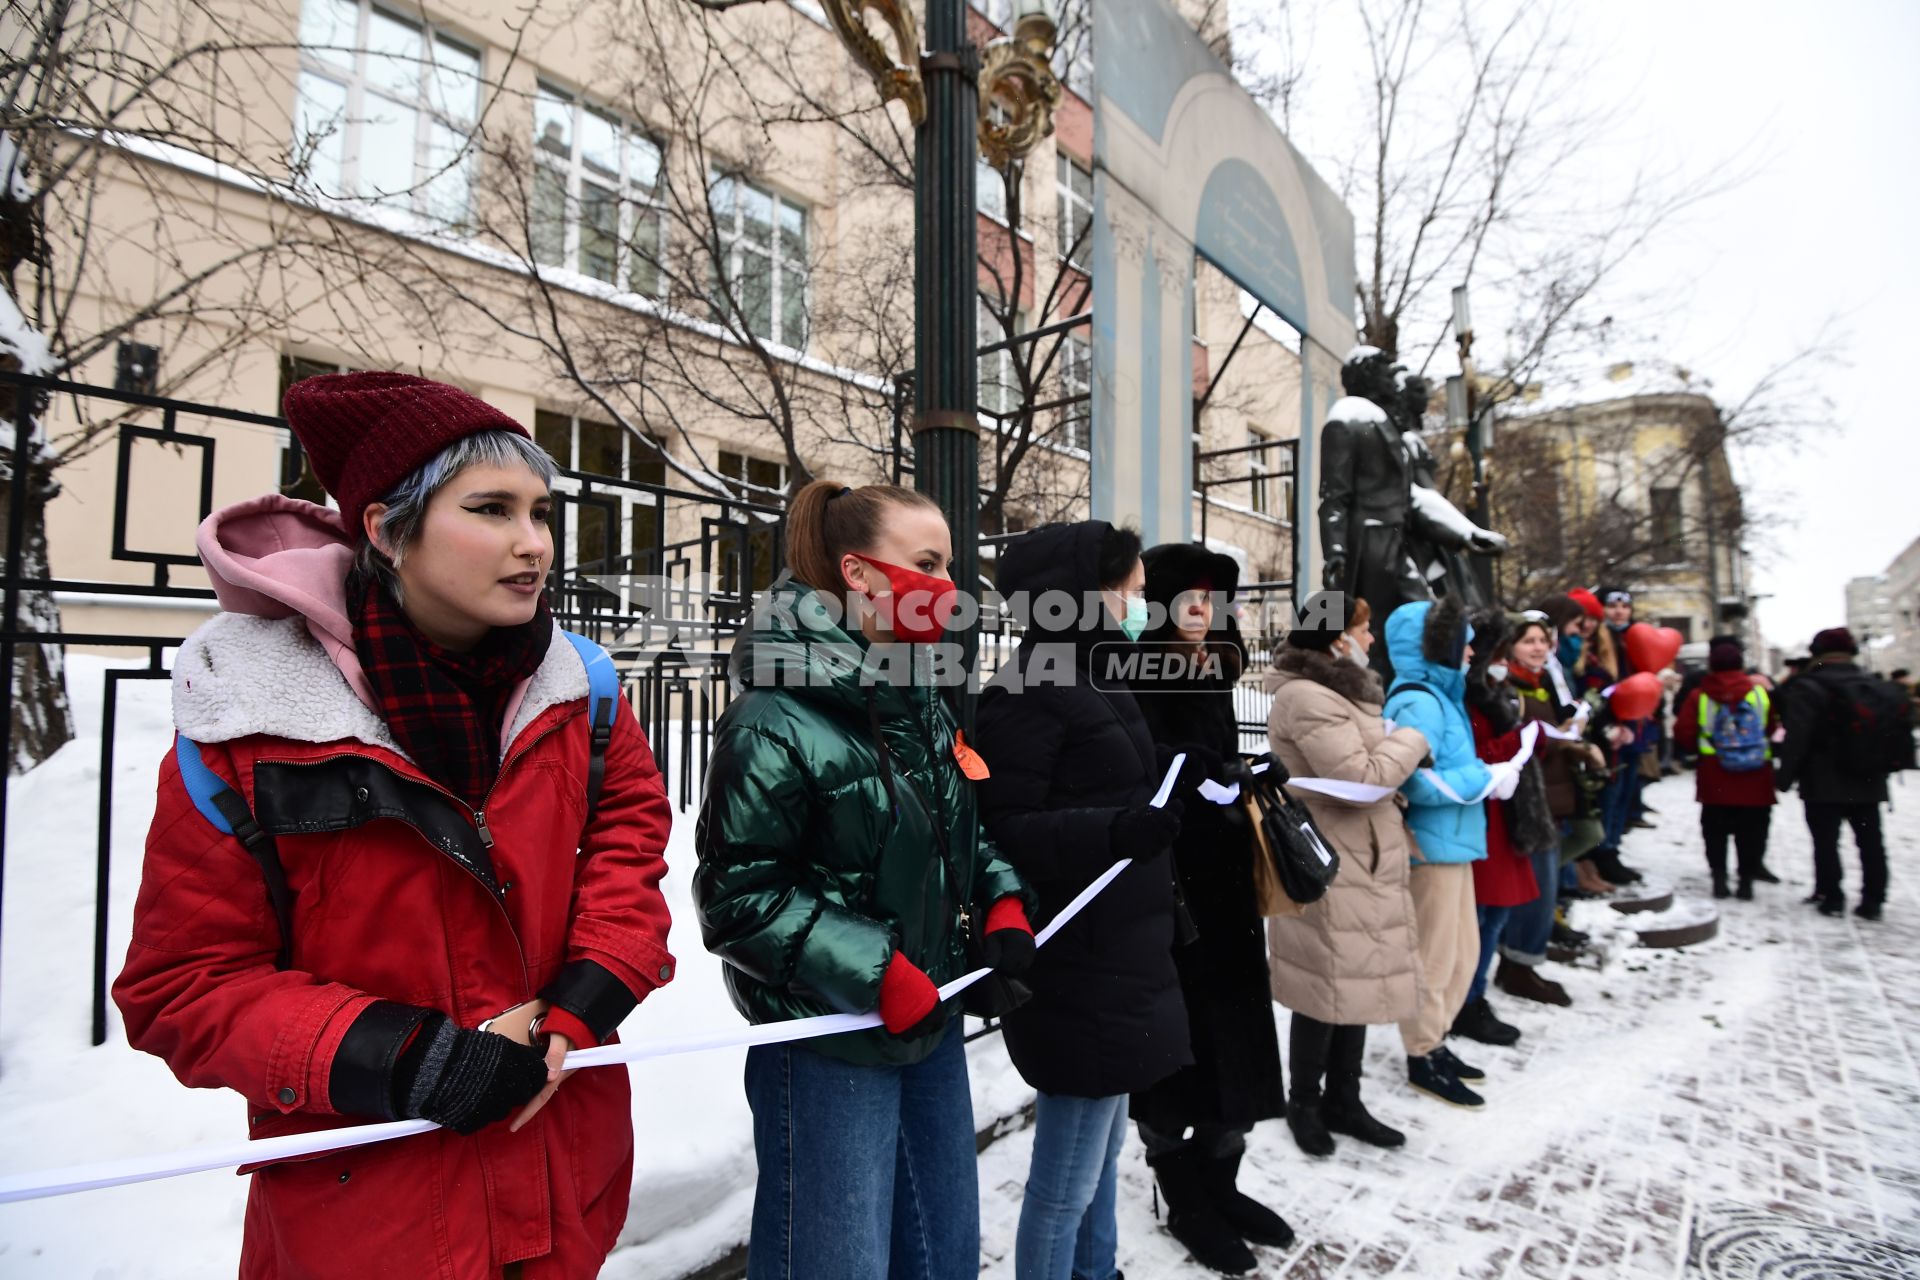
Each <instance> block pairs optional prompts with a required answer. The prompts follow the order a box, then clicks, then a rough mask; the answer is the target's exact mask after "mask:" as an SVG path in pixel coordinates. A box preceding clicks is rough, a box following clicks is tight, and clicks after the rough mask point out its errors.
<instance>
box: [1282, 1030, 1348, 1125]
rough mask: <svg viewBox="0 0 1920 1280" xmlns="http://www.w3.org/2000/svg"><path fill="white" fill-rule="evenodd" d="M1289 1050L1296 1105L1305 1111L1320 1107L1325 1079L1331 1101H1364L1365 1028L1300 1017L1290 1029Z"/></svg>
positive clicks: (1288, 1032)
mask: <svg viewBox="0 0 1920 1280" xmlns="http://www.w3.org/2000/svg"><path fill="white" fill-rule="evenodd" d="M1287 1049H1288V1058H1289V1060H1290V1061H1291V1062H1292V1064H1293V1065H1292V1067H1291V1068H1290V1070H1291V1071H1292V1073H1293V1100H1294V1101H1295V1102H1297V1103H1299V1104H1300V1105H1301V1106H1303V1107H1311V1106H1315V1105H1317V1104H1318V1103H1319V1102H1320V1098H1321V1080H1322V1079H1323V1078H1324V1079H1325V1081H1326V1086H1325V1088H1326V1099H1327V1101H1329V1102H1333V1103H1343V1102H1358V1101H1359V1100H1360V1060H1361V1058H1362V1057H1363V1056H1365V1054H1366V1050H1367V1029H1366V1028H1365V1027H1350V1026H1340V1025H1336V1024H1334V1023H1331V1022H1322V1021H1320V1020H1319V1019H1318V1018H1309V1017H1308V1016H1307V1015H1306V1014H1304V1013H1296V1014H1294V1015H1293V1024H1292V1025H1291V1026H1290V1027H1289V1028H1288V1029H1287Z"/></svg>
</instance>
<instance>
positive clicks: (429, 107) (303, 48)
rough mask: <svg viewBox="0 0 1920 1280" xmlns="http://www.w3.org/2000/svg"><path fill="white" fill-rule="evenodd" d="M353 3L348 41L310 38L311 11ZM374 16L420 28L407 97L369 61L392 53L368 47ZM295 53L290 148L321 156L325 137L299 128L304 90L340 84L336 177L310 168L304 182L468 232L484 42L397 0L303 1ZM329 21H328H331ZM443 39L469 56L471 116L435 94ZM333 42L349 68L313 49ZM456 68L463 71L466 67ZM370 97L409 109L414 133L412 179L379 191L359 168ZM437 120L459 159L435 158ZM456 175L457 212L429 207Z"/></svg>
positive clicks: (337, 195) (336, 195)
mask: <svg viewBox="0 0 1920 1280" xmlns="http://www.w3.org/2000/svg"><path fill="white" fill-rule="evenodd" d="M348 4H351V5H352V6H353V10H354V27H353V34H352V38H351V42H350V43H349V44H348V46H347V47H346V48H344V49H341V48H340V47H339V46H337V45H312V44H309V43H308V41H307V39H306V37H307V34H308V30H309V27H308V17H309V13H310V12H318V11H320V10H322V9H325V8H332V7H334V6H335V5H340V6H342V7H344V6H345V5H348ZM376 14H378V15H379V16H380V17H382V18H385V19H387V20H388V21H390V22H393V23H396V24H399V25H400V26H404V27H410V28H412V29H413V30H414V31H416V32H417V33H418V34H419V38H420V42H421V49H422V56H421V59H420V61H419V64H418V70H419V83H418V93H417V95H416V96H415V97H413V98H411V99H408V100H404V101H403V100H401V99H400V98H399V97H398V96H397V95H396V94H395V93H394V92H393V91H392V90H391V88H390V87H389V86H387V85H385V84H382V83H381V82H380V80H379V78H378V74H377V71H376V69H375V67H374V65H373V64H374V63H375V61H376V60H395V61H397V60H398V59H397V57H396V55H390V54H385V53H381V52H378V51H376V50H375V49H374V48H373V34H372V31H373V23H374V17H375V15H376ZM299 24H300V25H299V36H298V39H299V58H298V72H297V74H296V77H295V83H294V103H295V107H294V114H293V121H292V123H293V145H294V148H295V151H296V153H299V152H305V153H306V154H308V155H309V156H315V155H319V154H320V151H321V148H323V147H324V146H325V145H326V142H325V140H324V139H322V140H320V141H318V142H311V141H310V140H311V139H313V138H314V137H315V135H312V134H305V133H303V132H302V130H303V125H304V124H306V123H308V121H307V118H306V108H307V104H308V103H309V102H310V101H311V99H310V97H309V95H308V93H307V87H306V86H307V81H308V79H309V78H313V79H318V80H322V81H325V82H326V83H328V84H330V85H331V86H333V87H334V88H335V89H339V90H342V91H343V96H342V103H341V107H340V112H339V114H338V115H337V116H334V117H330V118H329V119H330V120H334V121H337V122H338V132H337V133H336V134H334V135H332V137H333V139H334V142H335V145H336V147H337V152H338V165H339V170H338V173H337V175H335V176H336V178H337V187H336V189H334V190H328V189H327V188H326V187H325V186H324V185H322V184H321V183H320V182H318V181H316V180H315V178H314V175H313V172H312V169H311V167H309V169H308V172H307V174H306V177H305V181H304V183H302V185H304V186H306V187H307V188H308V189H310V190H312V191H314V192H316V193H317V194H320V195H323V196H328V197H332V198H336V199H348V200H364V201H367V202H368V203H370V204H373V205H375V206H377V207H379V208H384V209H393V210H398V211H401V212H404V213H407V214H410V215H412V216H414V217H416V218H419V219H421V220H423V221H425V222H428V223H430V224H432V225H434V226H436V227H439V228H442V229H446V230H454V231H461V232H464V231H467V230H469V229H470V225H471V219H472V217H473V212H474V207H473V206H474V190H473V187H474V172H473V170H474V167H475V166H474V153H473V150H472V146H473V137H474V134H476V133H477V132H478V131H479V128H480V115H481V108H482V95H481V88H482V86H483V85H484V84H485V83H486V75H487V57H486V55H487V50H486V46H485V44H484V43H483V42H481V41H478V40H473V39H469V38H467V37H464V36H461V35H458V34H456V33H455V32H453V31H452V30H450V29H449V28H447V27H446V26H445V25H443V24H441V23H439V22H435V21H432V20H430V19H428V18H426V17H425V16H424V15H416V14H412V13H408V12H405V11H403V10H401V9H400V8H399V7H397V6H393V5H386V4H377V3H375V2H374V0H303V2H302V4H301V6H300V16H299ZM329 26H330V24H329ZM442 45H445V46H447V47H449V48H450V49H452V50H453V51H456V52H458V53H462V54H465V55H466V56H467V57H469V58H471V59H472V60H473V71H472V78H471V85H472V88H473V104H472V112H471V115H470V116H469V117H467V118H465V119H461V118H460V117H458V116H456V115H454V114H453V113H452V112H451V110H450V109H448V108H446V107H445V106H443V105H442V104H440V103H438V102H437V101H436V97H437V95H436V93H435V92H434V83H435V81H436V79H437V77H438V76H439V74H440V71H441V67H440V63H439V60H438V56H437V51H438V49H439V48H440V47H441V46H442ZM322 48H326V49H335V50H337V52H338V53H339V54H343V55H345V57H346V58H347V59H348V60H350V61H351V63H352V65H351V67H348V66H346V65H344V64H343V63H342V62H340V61H335V60H334V59H333V58H331V57H329V56H328V55H326V54H323V53H319V52H316V50H317V49H322ZM457 74H464V70H462V71H461V72H458V73H457ZM369 96H371V97H372V98H373V99H374V100H375V101H376V102H389V103H392V104H393V105H394V106H395V107H397V108H399V109H402V110H406V111H411V112H413V114H414V137H413V180H412V182H411V183H409V184H408V185H407V186H406V187H404V188H402V189H401V190H400V191H396V192H391V193H380V192H375V191H372V190H369V189H367V188H366V185H365V181H364V175H363V172H362V158H363V157H364V156H365V155H366V154H367V153H368V147H367V145H366V137H367V125H368V123H369V121H370V119H371V117H370V116H369V108H368V99H369ZM436 126H439V127H441V128H444V129H446V130H448V131H449V132H451V133H452V134H453V135H454V136H456V137H458V138H459V140H460V147H459V149H460V150H461V151H462V152H464V154H463V155H461V157H460V159H459V160H458V162H457V163H455V164H453V165H451V166H449V167H448V168H446V169H445V170H438V169H437V168H436V165H435V159H434V157H435V154H436V144H435V142H434V136H435V135H434V130H435V127H436ZM456 172H457V173H458V174H459V175H460V183H461V186H462V190H463V199H462V207H461V209H460V211H459V214H458V216H457V217H442V216H440V215H439V214H438V213H437V212H436V211H435V209H434V208H433V199H434V194H433V193H434V188H435V186H436V184H437V183H440V182H443V181H446V180H447V179H448V178H449V176H450V175H451V174H454V173H456Z"/></svg>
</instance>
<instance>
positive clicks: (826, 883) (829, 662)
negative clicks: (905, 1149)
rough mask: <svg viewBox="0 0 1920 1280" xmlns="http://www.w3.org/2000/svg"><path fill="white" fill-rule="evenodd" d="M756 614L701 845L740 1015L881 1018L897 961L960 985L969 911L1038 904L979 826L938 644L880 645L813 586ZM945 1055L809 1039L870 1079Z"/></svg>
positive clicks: (701, 877) (771, 601) (713, 943)
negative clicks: (843, 622)
mask: <svg viewBox="0 0 1920 1280" xmlns="http://www.w3.org/2000/svg"><path fill="white" fill-rule="evenodd" d="M756 615H757V621H756V626H755V627H754V629H753V632H752V634H751V635H750V636H749V637H748V638H747V639H745V640H742V641H740V642H739V643H738V644H736V646H735V647H734V652H733V658H732V663H731V667H730V672H729V674H730V677H731V681H732V684H733V687H734V689H735V697H734V700H733V703H732V705H731V706H729V707H728V708H727V709H726V711H725V712H724V713H723V714H722V715H721V717H720V720H719V722H718V724H717V725H716V726H715V728H714V747H713V755H712V758H711V759H710V760H709V761H708V763H707V777H706V796H705V799H704V800H703V801H702V804H701V807H700V820H699V824H698V826H697V827H696V828H695V832H694V847H695V849H696V851H697V852H698V854H699V857H700V866H699V869H698V870H697V871H696V872H695V873H694V878H693V900H694V905H695V908H696V910H697V911H698V912H699V915H700V929H701V934H702V937H703V938H704V940H705V942H706V945H707V949H708V950H710V951H712V952H713V953H714V954H716V955H718V956H719V957H720V958H721V959H722V960H724V961H725V962H726V981H727V989H728V991H729V992H730V993H731V994H732V997H733V1003H734V1005H735V1007H736V1008H738V1009H739V1010H740V1011H741V1012H742V1013H744V1014H745V1015H746V1016H747V1018H748V1020H749V1021H751V1022H755V1023H762V1022H780V1021H784V1020H786V1019H790V1018H806V1017H812V1016H813V1015H815V1014H822V1013H836V1012H837V1013H867V1012H871V1011H872V1010H873V1009H875V1008H877V1007H878V1005H879V1002H880V977H881V974H883V973H884V972H885V971H886V968H887V965H888V963H889V962H890V961H891V960H892V959H893V953H894V951H895V950H896V949H898V950H901V951H903V952H905V953H906V957H907V959H909V960H911V961H912V962H913V963H914V964H916V965H918V966H920V968H921V969H923V970H925V971H926V973H927V976H928V977H930V978H932V979H933V981H934V982H935V983H936V984H940V983H945V982H947V981H949V980H951V979H953V978H956V977H959V976H960V975H961V974H962V973H963V972H965V970H966V964H965V942H964V938H963V933H962V925H961V913H962V911H963V910H964V911H970V912H971V914H972V917H973V919H974V920H982V919H984V914H985V911H986V909H987V908H988V907H989V906H990V905H992V903H993V902H995V901H996V900H997V899H999V898H1001V897H1004V896H1006V895H1007V894H1013V893H1017V894H1020V895H1021V896H1022V898H1023V900H1024V901H1025V902H1026V904H1027V909H1028V911H1029V912H1031V911H1032V910H1033V909H1034V906H1035V902H1034V899H1033V898H1032V896H1031V894H1029V893H1028V891H1027V889H1026V886H1025V884H1024V882H1023V881H1022V880H1021V879H1020V876H1019V874H1018V873H1017V872H1015V871H1014V869H1013V868H1012V867H1011V866H1009V865H1008V864H1007V862H1006V861H1005V860H1004V859H1003V858H1002V857H1001V856H1000V854H999V852H998V851H997V850H996V849H995V848H994V847H993V844H992V842H991V841H990V840H988V838H987V837H986V835H985V834H984V833H983V832H982V830H981V828H980V822H979V818H978V815H977V812H976V808H975V802H974V793H973V784H972V783H971V782H969V781H968V780H967V778H966V776H965V775H964V774H963V773H962V772H961V771H960V767H959V764H958V763H957V762H956V761H955V758H954V754H953V746H954V721H953V717H952V714H951V712H950V711H949V710H948V708H947V704H946V702H945V701H944V700H943V699H942V697H941V696H940V693H939V691H938V690H936V689H934V688H933V687H931V686H930V684H929V683H928V682H927V680H926V670H925V656H926V655H925V652H924V649H923V647H922V646H919V645H884V646H879V647H874V648H870V647H869V646H868V645H867V643H866V641H865V639H864V638H863V637H862V638H856V637H854V636H851V635H849V634H848V632H847V631H846V630H845V629H843V628H842V627H840V626H839V625H837V624H836V623H833V622H831V621H829V620H828V616H827V613H826V611H825V610H824V609H823V608H822V607H821V605H820V600H819V597H817V596H816V595H815V594H814V592H813V590H812V589H811V588H809V587H806V586H804V585H801V584H799V583H790V584H787V585H784V586H780V587H776V588H775V589H774V590H773V592H772V593H770V595H769V596H768V597H766V598H765V601H764V602H763V603H762V604H760V605H759V606H758V608H757V610H756ZM915 667H917V668H919V669H918V670H912V669H911V668H915ZM889 765H890V769H889V768H888V766H889ZM889 775H890V776H891V786H889ZM936 823H938V824H939V829H940V830H943V831H944V832H945V833H946V837H947V838H946V842H945V846H946V852H945V854H944V857H943V853H942V845H941V841H940V840H939V839H938V838H937V834H936V828H935V824H936ZM948 1010H949V1015H950V1016H951V1014H952V1012H953V1010H954V1006H953V1005H949V1006H948ZM938 1044H939V1037H937V1036H932V1035H916V1036H914V1037H913V1038H911V1039H902V1038H900V1037H897V1036H893V1035H890V1034H888V1033H887V1032H886V1031H884V1030H873V1031H861V1032H855V1033H852V1034H848V1035H842V1036H835V1037H831V1038H828V1039H821V1040H813V1041H809V1042H808V1045H809V1047H811V1048H813V1049H815V1050H817V1051H819V1052H821V1053H825V1054H827V1055H829V1056H831V1057H834V1058H838V1059H840V1060H842V1061H846V1062H850V1063H854V1064H856V1065H861V1066H904V1065H907V1064H910V1063H913V1062H917V1061H919V1060H920V1059H922V1058H924V1057H926V1056H927V1054H929V1053H931V1052H932V1051H933V1049H934V1048H935V1047H936V1046H937V1045H938Z"/></svg>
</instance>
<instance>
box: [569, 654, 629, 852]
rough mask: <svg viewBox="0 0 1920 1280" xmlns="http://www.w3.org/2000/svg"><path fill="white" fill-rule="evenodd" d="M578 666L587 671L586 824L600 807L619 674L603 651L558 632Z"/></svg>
mask: <svg viewBox="0 0 1920 1280" xmlns="http://www.w3.org/2000/svg"><path fill="white" fill-rule="evenodd" d="M560 634H561V635H563V636H565V637H566V638H567V643H568V644H570V645H572V646H573V651H574V652H575V653H577V654H579V655H580V663H581V665H582V666H584V667H586V669H587V723H588V725H589V726H590V727H591V728H590V732H591V737H590V739H589V741H590V743H591V747H590V749H589V753H588V756H587V824H588V825H589V826H591V825H592V824H593V815H594V814H595V813H596V812H597V811H598V810H599V808H600V784H601V782H602V781H604V780H605V778H606V775H607V744H608V743H609V742H611V741H613V711H614V704H615V703H616V702H617V701H618V699H619V697H620V672H619V671H618V670H617V669H616V668H615V667H614V665H613V657H612V655H610V654H609V653H608V652H607V651H606V650H605V649H602V648H601V647H600V646H599V645H597V644H595V643H594V642H593V641H591V640H589V639H587V638H586V637H585V636H583V635H578V634H576V633H574V632H572V631H564V630H563V631H562V632H561V633H560Z"/></svg>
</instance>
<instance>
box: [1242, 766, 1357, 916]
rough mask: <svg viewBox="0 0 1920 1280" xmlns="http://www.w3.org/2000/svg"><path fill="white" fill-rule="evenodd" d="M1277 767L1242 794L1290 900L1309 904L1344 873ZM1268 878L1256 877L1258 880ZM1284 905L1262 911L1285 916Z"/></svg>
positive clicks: (1260, 848)
mask: <svg viewBox="0 0 1920 1280" xmlns="http://www.w3.org/2000/svg"><path fill="white" fill-rule="evenodd" d="M1277 769H1278V766H1277V765H1276V766H1275V767H1274V768H1272V769H1268V770H1267V771H1266V772H1265V773H1261V774H1256V775H1255V776H1254V777H1253V779H1252V780H1251V781H1249V782H1246V783H1243V784H1242V788H1243V794H1245V795H1246V796H1247V798H1248V799H1249V800H1250V801H1251V808H1252V810H1253V812H1254V813H1255V814H1256V815H1257V816H1258V822H1259V827H1258V831H1259V836H1260V838H1259V840H1258V841H1257V842H1256V845H1257V852H1258V853H1259V855H1260V856H1262V857H1264V858H1266V859H1267V860H1268V864H1269V868H1270V869H1271V870H1272V872H1273V876H1272V879H1273V880H1276V881H1278V883H1279V888H1280V891H1281V892H1282V893H1284V894H1285V895H1286V896H1287V898H1288V899H1289V900H1290V901H1293V902H1296V903H1299V904H1300V905H1302V906H1305V905H1306V904H1307V903H1309V902H1318V901H1319V900H1320V899H1321V898H1323V897H1325V896H1326V893H1327V886H1328V885H1330V884H1332V883H1333V878H1334V877H1335V876H1337V875H1339V874H1340V855H1339V854H1338V853H1335V852H1334V849H1333V846H1332V845H1331V844H1329V843H1328V842H1327V838H1326V836H1324V835H1322V834H1321V832H1320V828H1319V826H1318V825H1316V824H1315V823H1314V820H1313V815H1312V814H1310V813H1308V812H1307V808H1306V806H1305V805H1303V804H1301V803H1300V802H1299V801H1298V800H1295V799H1294V798H1293V797H1292V796H1291V795H1289V794H1288V793H1287V789H1286V788H1285V787H1284V786H1282V785H1281V784H1280V780H1279V778H1277V777H1275V776H1274V775H1275V773H1276V771H1277ZM1263 878H1264V877H1261V876H1257V875H1256V877H1255V881H1256V884H1257V883H1258V882H1259V881H1260V880H1261V879H1263ZM1279 905H1280V904H1277V903H1274V904H1269V903H1263V904H1262V909H1261V914H1262V915H1276V914H1281V912H1280V911H1278V910H1268V909H1267V907H1269V906H1274V907H1278V906H1279Z"/></svg>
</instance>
